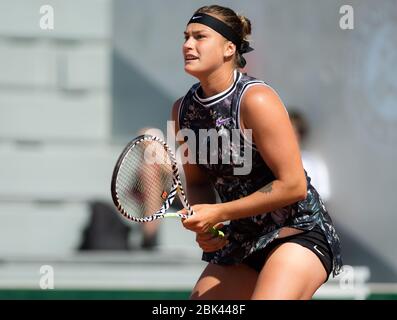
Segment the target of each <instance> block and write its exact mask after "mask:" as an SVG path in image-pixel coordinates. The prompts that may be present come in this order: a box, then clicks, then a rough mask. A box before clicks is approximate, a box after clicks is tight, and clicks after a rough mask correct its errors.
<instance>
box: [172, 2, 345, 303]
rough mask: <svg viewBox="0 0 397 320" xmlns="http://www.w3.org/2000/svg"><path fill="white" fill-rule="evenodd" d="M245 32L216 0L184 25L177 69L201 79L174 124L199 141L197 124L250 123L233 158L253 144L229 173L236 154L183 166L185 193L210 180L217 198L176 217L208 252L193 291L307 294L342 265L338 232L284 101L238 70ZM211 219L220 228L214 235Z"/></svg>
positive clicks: (197, 294)
mask: <svg viewBox="0 0 397 320" xmlns="http://www.w3.org/2000/svg"><path fill="white" fill-rule="evenodd" d="M250 33H251V23H250V21H249V20H248V19H247V18H246V17H244V16H240V15H237V14H236V13H235V12H234V11H233V10H231V9H229V8H225V7H221V6H217V5H213V6H206V7H202V8H200V9H198V10H197V11H196V12H195V13H194V15H193V16H192V18H191V19H190V20H189V22H188V23H187V26H186V30H185V32H184V34H185V42H184V44H183V56H184V62H185V64H184V69H185V71H186V72H187V73H188V74H190V75H192V76H194V77H195V78H197V79H198V80H199V82H198V83H197V84H195V85H193V86H192V88H191V89H190V90H189V91H188V92H187V93H186V95H185V96H184V97H183V98H181V99H179V100H177V101H176V102H175V104H174V107H173V111H172V115H173V120H174V121H175V122H176V130H179V129H190V130H193V131H194V133H195V136H196V140H197V141H195V142H196V145H197V146H198V145H199V143H200V141H199V130H200V129H207V130H209V129H216V130H217V131H218V133H220V134H224V133H225V132H226V133H227V132H230V134H229V136H232V133H231V131H232V130H236V129H237V130H240V134H241V140H242V141H243V139H245V140H247V139H248V140H250V139H249V135H248V134H247V133H248V132H251V133H252V140H250V141H249V142H250V143H249V147H247V148H243V144H236V143H235V142H233V141H230V142H229V145H228V148H229V150H230V153H231V155H232V157H231V159H234V158H233V154H235V155H236V153H237V155H240V156H241V154H244V153H247V152H251V153H252V168H251V171H250V172H249V173H248V174H246V175H236V174H234V169H235V168H236V166H237V165H238V164H237V163H235V162H233V161H230V163H226V164H225V163H222V159H223V156H222V154H221V153H222V152H219V154H218V158H219V159H218V160H219V161H218V163H216V164H211V163H209V164H200V163H199V161H198V160H197V161H196V163H197V164H187V165H185V166H184V169H185V174H186V180H187V189H188V190H187V191H188V198H189V199H190V201H191V202H192V199H191V198H192V193H189V190H190V189H191V187H193V186H196V187H197V186H204V189H205V190H208V189H209V187H208V186H209V185H212V186H213V187H214V188H215V190H216V191H217V193H218V195H219V198H220V199H221V203H216V204H207V203H204V204H203V203H201V204H196V205H194V206H193V209H194V211H195V212H196V214H195V215H193V216H191V217H189V218H188V219H186V220H183V225H184V227H185V228H187V229H189V230H191V231H194V232H196V234H197V235H196V240H197V242H198V244H199V246H200V247H201V248H202V249H203V251H204V252H203V260H205V261H207V262H208V265H207V266H206V268H205V270H204V271H203V273H202V274H201V276H200V278H199V279H198V281H197V283H196V285H195V287H194V289H193V292H192V295H191V298H192V299H310V298H312V296H313V294H314V293H315V292H316V290H317V289H318V288H319V287H320V286H321V285H322V284H323V283H324V282H326V281H327V280H328V278H329V276H330V274H333V275H334V276H335V275H336V274H338V273H339V272H340V270H341V267H342V261H341V256H340V242H339V238H338V235H337V233H336V231H335V228H334V226H333V223H332V220H331V218H330V216H329V214H328V213H327V210H326V208H325V207H324V204H323V202H322V200H321V198H320V196H319V194H318V193H317V191H316V190H315V188H313V186H312V185H311V184H310V178H309V176H308V175H307V173H306V172H305V171H304V169H303V167H302V161H301V156H300V151H299V146H298V143H297V140H296V137H295V134H294V131H293V128H292V126H291V123H290V121H289V117H288V113H287V111H286V109H285V107H284V105H283V102H282V101H281V100H280V97H279V96H278V95H277V93H276V92H275V90H274V89H272V88H271V87H270V86H269V85H267V84H266V83H264V82H263V81H261V80H257V79H255V78H252V77H249V76H247V75H245V74H243V73H241V72H240V71H239V70H240V69H241V68H243V67H244V66H245V63H246V61H245V59H244V57H243V55H244V54H245V53H247V52H249V51H251V50H252V48H251V47H250V45H249V42H248V40H247V37H248V36H249V35H250ZM230 140H231V139H230ZM186 143H188V142H186ZM208 151H209V152H212V151H214V150H208ZM215 151H217V150H215ZM196 152H197V154H196V159H198V158H199V156H200V155H199V148H197V151H196ZM195 202H196V203H198V202H197V201H195ZM225 221H230V223H229V224H225V225H223V224H221V223H222V222H225ZM211 226H217V227H218V228H222V230H223V231H224V232H225V234H226V235H227V237H226V238H224V239H222V238H217V237H214V236H213V235H212V234H211V233H209V232H208V229H209V228H210V227H211Z"/></svg>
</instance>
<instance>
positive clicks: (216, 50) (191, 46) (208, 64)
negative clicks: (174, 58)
mask: <svg viewBox="0 0 397 320" xmlns="http://www.w3.org/2000/svg"><path fill="white" fill-rule="evenodd" d="M184 35H185V42H184V44H183V57H184V61H185V71H186V72H187V73H189V74H191V75H193V76H198V75H202V74H205V73H206V72H210V71H212V70H215V69H217V68H219V67H220V66H221V65H222V64H223V63H224V61H225V58H227V57H228V56H229V55H230V54H231V55H233V53H234V52H233V45H231V42H230V41H227V40H226V39H225V38H224V37H222V36H221V35H220V34H219V33H218V32H216V31H214V30H212V29H211V28H209V27H207V26H205V25H203V24H200V23H190V24H189V25H187V27H186V30H185V32H184ZM231 49H232V50H231Z"/></svg>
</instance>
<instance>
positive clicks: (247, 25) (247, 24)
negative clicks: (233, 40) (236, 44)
mask: <svg viewBox="0 0 397 320" xmlns="http://www.w3.org/2000/svg"><path fill="white" fill-rule="evenodd" d="M237 16H238V18H239V19H240V21H241V26H242V30H243V39H244V40H247V39H246V38H247V37H248V36H249V35H250V34H251V21H250V20H249V19H248V18H247V17H245V16H243V15H237Z"/></svg>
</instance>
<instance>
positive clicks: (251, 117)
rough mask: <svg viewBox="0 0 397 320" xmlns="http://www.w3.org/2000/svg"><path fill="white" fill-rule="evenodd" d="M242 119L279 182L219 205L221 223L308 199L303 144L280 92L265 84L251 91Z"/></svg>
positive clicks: (245, 95) (243, 100) (246, 99)
mask: <svg viewBox="0 0 397 320" xmlns="http://www.w3.org/2000/svg"><path fill="white" fill-rule="evenodd" d="M240 120H241V121H240V122H241V124H242V126H243V128H244V130H247V129H251V130H252V136H253V140H254V142H255V144H256V147H257V149H258V151H259V152H260V154H261V156H262V158H263V160H264V161H265V162H266V164H267V165H268V166H269V168H270V169H271V171H272V172H273V175H274V176H275V180H274V181H272V182H270V183H269V184H267V185H266V186H263V187H262V188H261V189H259V190H258V191H256V192H254V193H252V194H250V195H248V196H246V197H244V198H241V199H238V200H234V201H230V202H226V203H222V204H219V205H218V219H217V220H219V221H225V220H234V219H240V218H244V217H249V216H254V215H257V214H262V213H266V212H271V211H274V210H276V209H279V208H282V207H285V206H287V205H290V204H292V203H294V202H296V201H299V200H302V199H305V198H306V192H307V183H306V178H305V174H304V170H303V166H302V160H301V156H300V150H299V144H298V141H297V139H296V136H295V133H294V131H293V128H292V125H291V122H290V120H289V116H288V113H287V111H286V109H285V107H284V105H283V103H282V101H281V99H280V98H279V96H278V95H277V93H276V92H275V91H274V90H273V89H272V88H270V87H267V86H262V85H256V86H253V87H251V88H249V89H248V90H247V92H246V93H245V94H244V96H243V99H242V102H241V114H240Z"/></svg>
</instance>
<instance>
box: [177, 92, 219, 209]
mask: <svg viewBox="0 0 397 320" xmlns="http://www.w3.org/2000/svg"><path fill="white" fill-rule="evenodd" d="M181 101H182V98H180V99H178V100H177V101H175V103H174V105H173V107H172V120H173V121H174V123H175V136H177V133H178V131H179V121H178V120H179V119H178V114H179V106H180V104H181ZM177 142H178V143H179V145H182V144H184V143H185V142H183V141H177ZM176 152H178V150H176ZM183 170H184V174H185V179H186V193H187V198H188V200H189V203H190V204H192V205H194V204H198V203H215V202H216V196H215V190H214V189H213V188H212V186H211V183H210V181H209V178H208V176H207V174H206V173H205V172H204V171H203V170H202V169H200V167H199V166H198V165H196V164H191V163H186V164H184V165H183Z"/></svg>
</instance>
